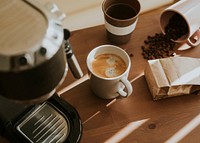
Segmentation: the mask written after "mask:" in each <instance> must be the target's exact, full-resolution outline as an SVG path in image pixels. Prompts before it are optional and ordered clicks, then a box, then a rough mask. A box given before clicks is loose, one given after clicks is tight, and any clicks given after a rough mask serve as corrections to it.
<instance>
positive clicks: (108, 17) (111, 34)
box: [102, 0, 141, 44]
mask: <svg viewBox="0 0 200 143" xmlns="http://www.w3.org/2000/svg"><path fill="white" fill-rule="evenodd" d="M140 8H141V6H140V3H139V1H138V0H104V1H103V3H102V11H103V13H104V19H105V28H106V32H107V38H108V40H109V41H111V42H113V43H114V44H125V43H127V42H128V41H129V40H130V38H131V35H132V33H133V31H134V29H135V27H136V24H137V21H138V16H139V13H140Z"/></svg>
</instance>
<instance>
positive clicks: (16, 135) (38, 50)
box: [0, 0, 83, 143]
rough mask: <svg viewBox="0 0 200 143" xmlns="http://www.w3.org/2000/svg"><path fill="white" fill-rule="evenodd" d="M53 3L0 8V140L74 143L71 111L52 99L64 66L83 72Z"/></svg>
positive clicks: (76, 133)
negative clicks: (0, 137)
mask: <svg viewBox="0 0 200 143" xmlns="http://www.w3.org/2000/svg"><path fill="white" fill-rule="evenodd" d="M64 16H65V15H64V14H63V13H62V12H60V11H59V9H58V8H57V6H56V5H55V4H46V5H45V6H43V5H41V4H40V3H38V2H37V1H33V0H1V3H0V19H1V23H0V28H1V31H0V135H1V136H2V137H5V138H7V139H8V140H9V141H10V142H13V143H50V142H51V143H62V142H64V143H77V142H79V141H80V138H81V132H82V124H81V120H80V117H79V114H78V113H77V111H76V109H75V108H74V107H73V106H71V105H70V104H69V103H67V102H66V101H65V100H63V99H62V98H61V97H59V96H58V95H57V94H56V89H57V87H58V86H59V85H60V84H61V83H62V82H63V80H64V79H65V77H66V74H67V70H68V65H69V67H70V69H71V70H72V73H73V74H74V76H75V77H76V78H80V77H81V76H82V75H83V73H82V71H81V69H80V67H79V65H78V62H77V60H76V58H75V56H74V54H73V52H72V49H71V46H70V44H69V41H68V38H69V37H70V32H69V31H68V30H66V29H63V27H62V23H61V20H62V19H63V18H64Z"/></svg>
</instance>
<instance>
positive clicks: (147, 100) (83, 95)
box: [0, 7, 200, 143]
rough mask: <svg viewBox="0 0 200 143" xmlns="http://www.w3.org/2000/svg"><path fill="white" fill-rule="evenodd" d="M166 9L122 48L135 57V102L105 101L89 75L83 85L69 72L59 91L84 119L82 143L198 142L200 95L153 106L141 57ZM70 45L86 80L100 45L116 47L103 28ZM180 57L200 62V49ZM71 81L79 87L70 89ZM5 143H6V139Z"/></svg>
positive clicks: (148, 16) (77, 34)
mask: <svg viewBox="0 0 200 143" xmlns="http://www.w3.org/2000/svg"><path fill="white" fill-rule="evenodd" d="M163 9H164V7H163V8H160V9H158V10H155V11H152V12H149V13H145V14H143V15H140V16H139V21H138V24H137V27H136V30H135V31H134V33H133V35H132V37H131V41H130V42H129V43H127V44H124V45H119V46H120V47H121V48H123V49H124V50H126V51H127V53H128V54H129V55H132V56H131V62H132V67H131V71H130V75H129V80H130V81H131V83H132V86H133V89H134V90H133V93H132V95H131V96H130V97H128V98H124V99H116V100H104V99H100V98H98V97H96V96H95V95H94V94H93V92H92V91H91V89H90V85H89V80H88V78H87V76H85V77H84V79H83V80H75V79H74V78H73V76H72V74H71V72H70V71H69V72H68V75H67V77H66V79H65V81H64V83H63V84H62V85H61V86H60V88H59V89H58V92H60V91H62V94H61V97H62V98H64V99H65V100H66V101H68V102H69V103H70V104H72V105H73V106H74V107H75V108H76V109H77V111H78V112H79V114H80V117H81V120H82V122H83V135H82V139H81V143H94V142H95V143H118V142H120V143H164V142H170V143H171V142H181V143H190V142H192V143H197V142H199V140H200V136H199V132H200V126H199V124H200V117H199V115H200V95H194V94H192V95H187V96H180V97H174V98H170V99H165V100H160V101H153V100H152V97H151V94H150V91H149V89H148V86H147V83H146V80H145V77H144V73H143V72H144V68H145V65H146V62H147V61H146V60H145V59H143V57H142V55H141V52H142V51H141V46H142V45H143V41H144V40H145V39H146V37H147V36H148V35H154V34H155V33H160V32H161V31H160V28H159V14H160V12H161V11H162V10H163ZM70 42H71V45H72V46H73V49H74V53H75V54H76V56H77V59H78V61H79V63H80V66H81V68H82V70H83V72H84V74H85V75H86V74H87V67H86V57H87V55H88V53H89V52H90V51H91V50H92V49H93V48H95V47H96V46H99V45H102V44H112V43H110V42H109V41H107V38H106V31H105V27H104V25H101V26H97V27H92V28H88V29H83V30H78V31H74V32H72V35H71V38H70ZM176 53H177V54H178V55H180V56H190V57H200V54H199V53H200V46H199V47H194V48H191V49H189V50H185V51H176ZM72 82H74V83H76V86H75V85H73V86H72V87H73V88H68V87H70V86H71V85H72V84H71V83H72ZM64 89H67V90H68V91H67V92H65V91H64ZM190 127H193V128H190ZM183 131H185V132H183ZM175 137H178V138H175ZM173 139H174V140H173ZM175 139H178V140H175ZM0 142H1V143H5V142H4V141H2V140H1V139H0Z"/></svg>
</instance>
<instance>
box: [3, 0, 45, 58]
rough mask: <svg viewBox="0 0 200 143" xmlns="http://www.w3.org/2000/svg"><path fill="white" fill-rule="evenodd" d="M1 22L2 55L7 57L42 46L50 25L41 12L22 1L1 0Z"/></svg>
mask: <svg viewBox="0 0 200 143" xmlns="http://www.w3.org/2000/svg"><path fill="white" fill-rule="evenodd" d="M0 21H1V22H0V29H1V30H0V53H1V54H3V55H7V56H9V55H17V54H20V53H24V52H25V51H27V50H33V49H30V48H33V47H37V46H35V45H36V44H37V45H38V44H41V42H42V40H43V38H44V35H45V33H46V29H47V25H48V21H47V19H46V17H45V16H44V15H43V14H42V13H41V12H40V11H39V10H35V8H34V7H33V6H31V5H30V4H28V3H27V2H25V1H22V0H1V2H0Z"/></svg>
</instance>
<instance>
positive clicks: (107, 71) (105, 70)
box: [92, 54, 127, 78]
mask: <svg viewBox="0 0 200 143" xmlns="http://www.w3.org/2000/svg"><path fill="white" fill-rule="evenodd" d="M126 68H127V67H126V63H125V62H124V60H123V59H122V58H121V57H119V56H118V55H115V54H101V55H98V56H96V57H95V58H94V60H93V61H92V70H93V72H94V73H95V74H97V75H98V76H100V77H104V78H112V77H117V76H119V75H121V74H123V73H124V72H125V71H126Z"/></svg>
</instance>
